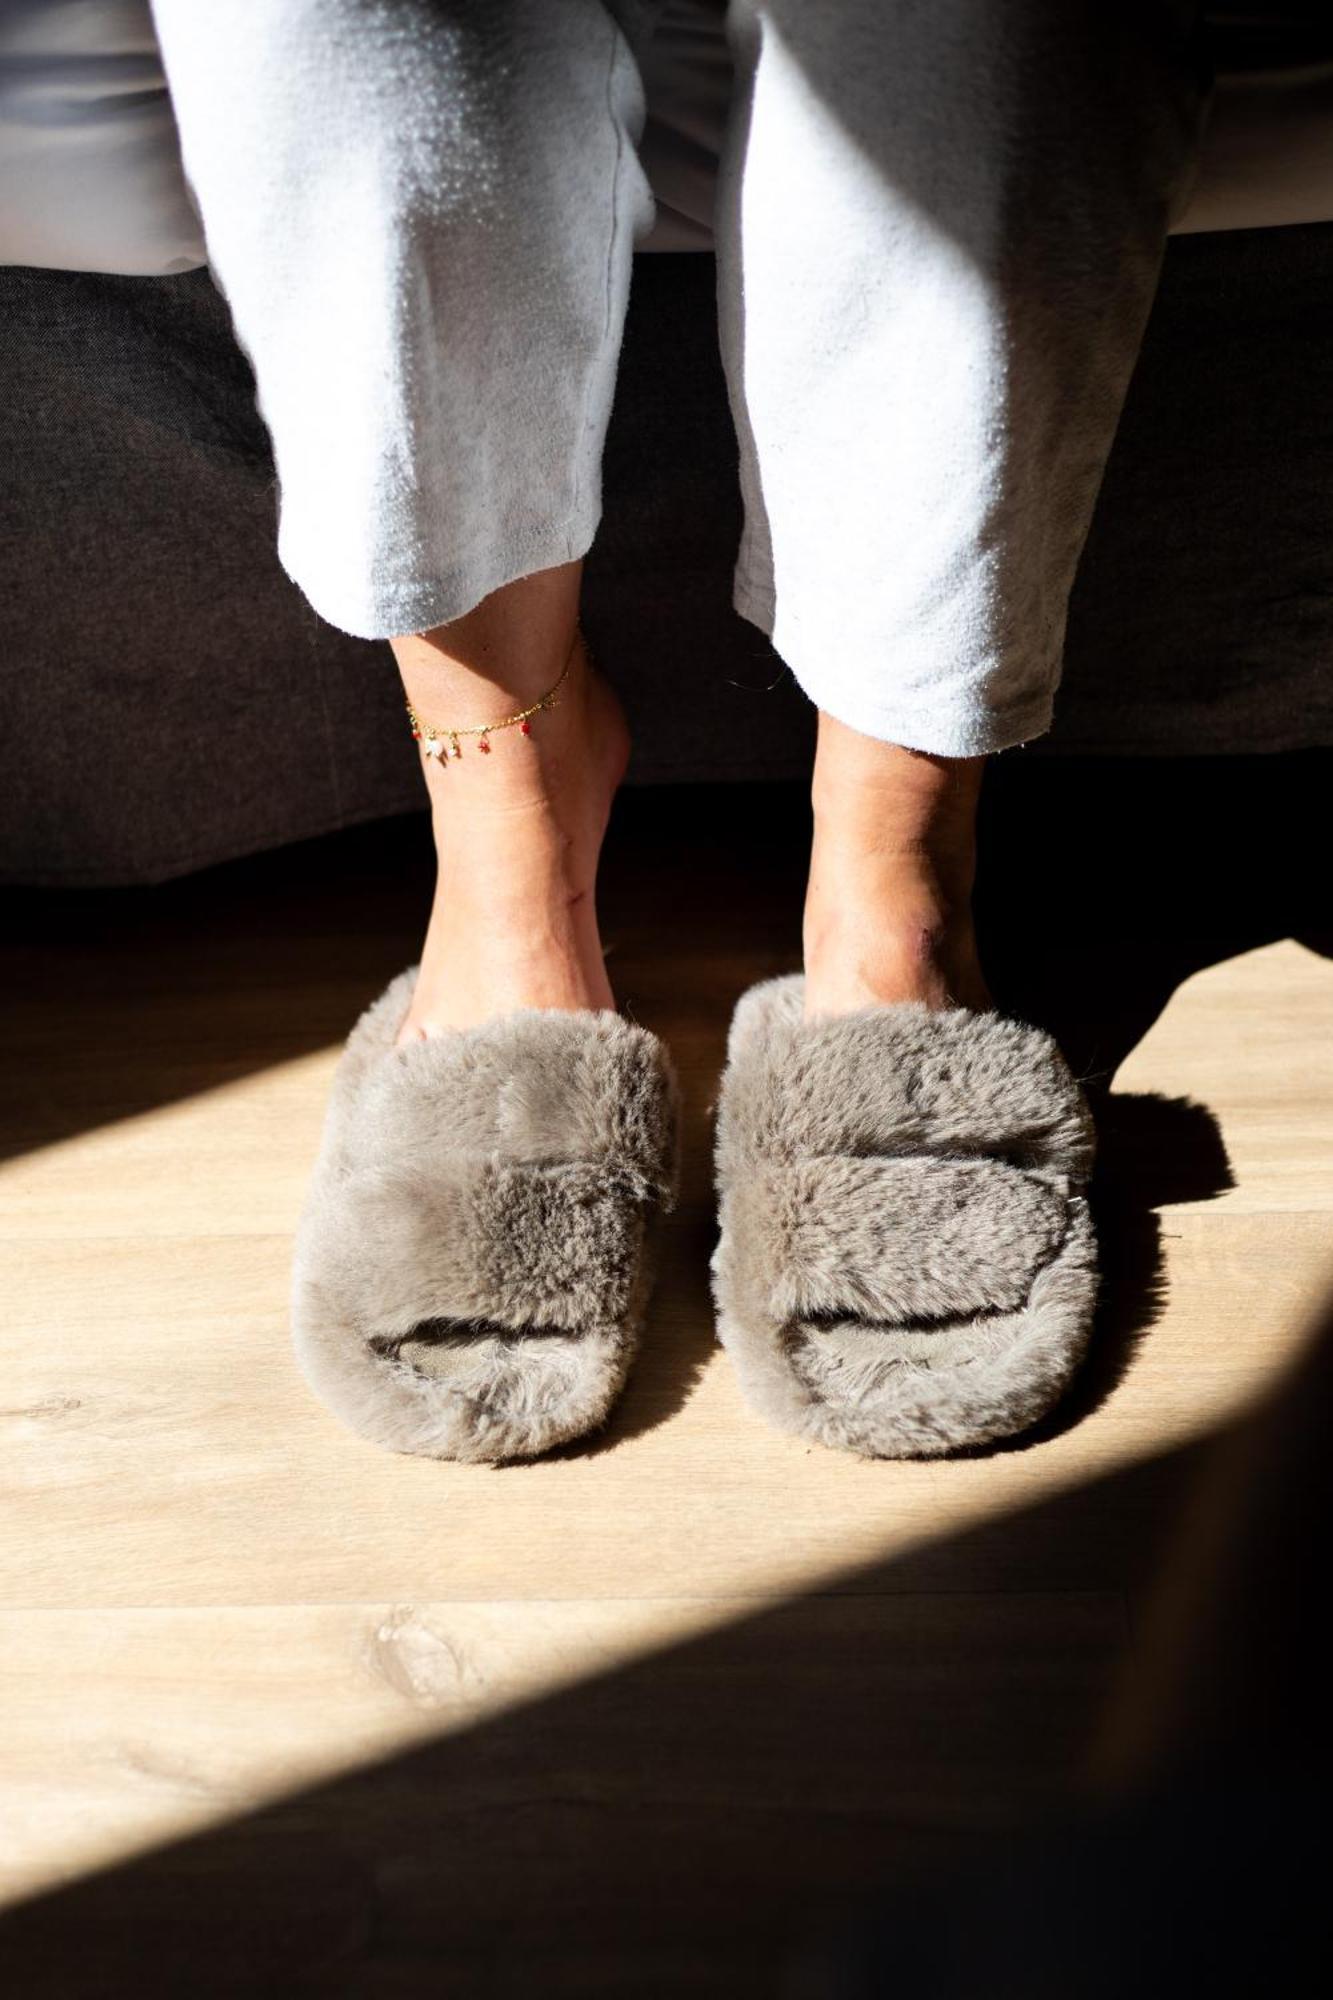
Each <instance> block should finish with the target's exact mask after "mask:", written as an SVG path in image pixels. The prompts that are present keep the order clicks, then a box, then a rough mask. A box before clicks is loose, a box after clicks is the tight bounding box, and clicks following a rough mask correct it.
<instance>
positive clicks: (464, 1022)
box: [398, 639, 629, 1045]
mask: <svg viewBox="0 0 1333 2000" xmlns="http://www.w3.org/2000/svg"><path fill="white" fill-rule="evenodd" d="M409 684H410V683H409ZM508 705H509V708H510V709H512V708H515V707H520V706H526V701H510V702H509V704H508ZM421 709H422V712H423V713H425V714H426V715H427V716H428V719H430V720H432V721H440V722H448V721H450V720H452V719H453V715H455V714H458V710H457V709H454V710H453V711H451V712H450V713H449V714H445V713H444V712H443V711H442V710H441V709H440V706H439V703H438V700H437V702H436V707H435V709H434V710H433V711H432V710H430V709H428V708H427V707H426V704H425V700H424V697H423V699H422V702H421ZM505 712H506V707H505V703H504V701H503V700H501V701H500V703H499V704H498V706H497V705H496V704H495V703H494V702H492V703H491V704H490V706H488V707H484V708H483V709H482V711H481V713H480V715H478V716H477V717H476V719H477V720H478V721H483V720H488V719H489V718H490V717H491V716H492V715H498V714H503V713H505ZM464 719H471V718H467V717H462V716H460V720H464ZM628 756H629V731H628V728H627V727H626V723H625V717H624V712H623V710H622V708H621V706H620V702H619V700H618V699H617V697H616V695H615V693H614V692H613V690H612V689H611V688H610V687H609V686H608V684H607V683H606V682H605V681H604V680H603V679H602V678H601V676H600V675H599V674H598V673H597V672H596V671H595V669H594V668H593V667H592V666H591V664H590V662H589V660H588V656H587V653H586V650H585V648H584V645H583V642H582V640H581V639H577V640H576V641H575V646H574V653H573V656H572V659H571V664H570V670H569V675H568V679H567V680H566V682H565V685H564V688H563V689H562V691H561V694H560V698H559V701H558V702H557V703H556V705H555V706H554V707H553V708H550V709H546V710H543V711H542V712H541V713H540V714H538V715H535V716H534V717H533V719H532V731H531V734H530V735H524V734H523V733H522V732H521V731H520V730H519V729H516V728H514V729H505V730H500V731H497V732H496V734H495V735H494V737H493V738H492V739H491V742H490V749H489V751H488V752H484V753H483V752H482V751H480V750H479V749H478V748H477V739H476V738H475V737H464V738H463V739H462V755H461V756H460V757H457V758H450V759H447V760H443V761H440V762H436V761H434V760H432V759H428V758H423V763H424V765H425V773H426V784H427V787H428V789H429V792H430V798H431V810H432V817H433V824H434V832H435V848H436V858H437V864H438V865H437V875H436V888H435V899H434V903H433V905H432V908H431V915H430V924H429V927H428V929H427V932H426V941H425V945H424V946H423V948H422V953H421V970H420V973H419V975H418V977H417V983H416V989H415V991H414V993H413V996H412V1003H411V1006H410V1008H409V1010H408V1014H407V1018H406V1020H405V1021H404V1022H403V1025H402V1028H401V1030H400V1031H399V1035H398V1041H399V1044H400V1045H401V1044H403V1043H406V1042H412V1041H417V1040H420V1039H422V1038H424V1037H428V1036H431V1035H439V1034H444V1033H447V1032H448V1031H449V1030H451V1029H456V1028H468V1027H473V1026H475V1025H476V1024H477V1023H479V1022H482V1021H487V1020H491V1019H493V1018H494V1017H495V1016H497V1015H500V1014H507V1013H510V1012H512V1011H513V1010H514V1009H516V1008H520V1007H550V1008H560V1009H565V1010H571V1011H572V1010H579V1009H583V1008H594V1009H596V1008H614V1007H615V998H614V995H613V994H612V992H611V987H610V984H609V982H608V980H607V977H606V968H605V965H604V963H603V958H602V945H601V939H600V937H599V935H598V929H597V914H596V906H595V900H594V898H595V890H596V880H597V862H598V856H599V854H600V852H601V845H602V837H603V835H604V833H605V831H606V824H607V819H608V817H609V815H610V811H611V801H612V799H613V797H614V795H615V791H616V788H617V786H618V785H619V783H620V780H621V778H622V776H623V775H624V770H625V764H626V762H627V760H628Z"/></svg>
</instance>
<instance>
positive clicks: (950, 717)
mask: <svg viewBox="0 0 1333 2000" xmlns="http://www.w3.org/2000/svg"><path fill="white" fill-rule="evenodd" d="M732 603H733V604H734V606H735V608H736V610H737V611H738V612H739V613H740V615H741V617H742V618H745V619H747V620H748V621H749V623H750V624H752V625H757V626H758V627H759V629H760V631H761V632H763V633H764V634H765V635H766V636H767V637H768V638H769V639H770V640H771V641H772V643H773V645H774V648H775V649H776V651H777V652H778V654H779V656H780V658H781V659H782V661H783V663H784V664H785V665H786V666H787V668H788V669H789V670H790V672H791V674H792V677H793V679H794V680H795V682H796V684H797V686H798V687H799V688H800V689H801V691H802V693H803V694H805V695H808V696H809V698H810V700H811V701H812V702H813V703H814V704H815V706H816V708H819V709H822V710H823V712H824V713H825V714H826V715H831V716H832V717H833V719H834V721H835V722H841V723H844V724H845V725H846V727H847V728H848V729H855V730H857V731H859V732H860V734H861V735H862V736H872V737H874V738H875V740H876V741H877V742H880V743H896V744H899V745H901V747H902V748H903V749H904V750H921V751H924V752H925V753H926V754H927V755H929V756H932V757H988V756H990V755H991V753H992V752H993V751H996V750H1012V749H1014V748H1015V747H1016V746H1017V745H1018V744H1020V743H1030V742H1031V741H1032V739H1033V738H1034V737H1036V736H1044V735H1045V733H1046V731H1047V730H1048V729H1049V728H1050V726H1051V717H1052V713H1053V710H1054V696H1053V695H1052V694H1051V693H1050V692H1049V691H1048V690H1043V691H1042V692H1041V693H1040V694H1034V695H1031V696H1029V697H1028V698H1027V699H1025V700H1024V701H1022V702H1018V703H1010V704H1008V705H1007V706H1006V707H1004V708H997V709H989V708H987V707H986V703H985V681H986V674H985V670H984V668H983V669H979V670H978V674H977V695H976V698H975V701H974V703H969V704H968V705H967V706H966V707H962V708H960V707H958V706H957V705H954V706H951V707H945V708H927V707H924V706H922V705H920V704H917V705H915V706H906V707H904V706H902V705H894V704H893V703H889V702H882V701H876V700H875V699H874V696H873V694H870V693H868V690H870V689H872V688H873V686H874V684H875V681H876V679H877V678H879V679H882V674H881V675H878V676H877V675H876V673H875V672H874V671H873V670H872V669H870V668H869V667H867V669H866V670H865V671H852V672H850V673H849V672H848V671H847V661H846V656H845V655H844V656H843V659H842V669H843V670H842V672H840V673H839V676H838V681H837V685H836V686H829V685H828V683H827V681H826V679H825V676H824V674H823V673H822V672H820V671H818V670H814V671H811V670H809V669H807V668H806V667H805V666H804V665H803V664H802V663H801V661H800V660H798V659H793V657H792V654H791V650H790V649H789V648H788V647H786V646H785V645H784V642H783V634H782V632H781V629H780V625H779V621H778V619H777V616H776V612H775V606H774V602H773V598H772V596H771V595H770V594H769V593H767V592H765V591H763V590H752V589H751V588H750V587H749V586H747V585H745V584H743V583H742V582H741V581H740V579H739V578H738V579H737V581H736V585H735V588H734V591H733V594H732ZM953 664H954V663H952V662H951V663H950V666H951V668H952V667H953Z"/></svg>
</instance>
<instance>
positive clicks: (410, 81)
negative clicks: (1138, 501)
mask: <svg viewBox="0 0 1333 2000" xmlns="http://www.w3.org/2000/svg"><path fill="white" fill-rule="evenodd" d="M660 5H661V0H228V4H227V5H226V6H225V7H209V6H200V5H199V4H198V0H154V13H155V18H156V22H157V27H158V32H159V35H160V38H161V44H162V51H163V58H164V62H165V66H166V71H167V77H168V81H169V83H170V86H171V92H172V96H173V100H174V103H175V107H176V114H177V118H178V121H179V125H180V130H181V139H182V148H183V153H184V159H185V165H186V170H187V173H188V174H189V177H190V179H191V182H192V184H193V187H194V190H195V195H196V198H197V200H198V202H199V205H200V209H201V212H202V215H203V220H204V226H205V231H206V235H207V241H208V248H209V255H210V259H211V262H212V265H213V269H214V271H215V273H216V275H217V278H218V281H219V283H220V284H221V286H222V288H223V289H224V291H225V292H226V295H227V297H228V299H229V301H230V304H231V307H232V311H233V314H234V317H235V323H236V328H237V332H238V335H239V338H240V340H241V341H242V343H243V345H244V346H245V348H246V349H247V351H248V353H249V355H250V358H251V360H252V362H253V365H254V369H255V373H256V378H257V381H258V392H259V402H260V408H261V410H262V412H263V415H264V418H265V420H266V421H267V424H268V426H269V429H270V431H271V433H272V437H273V445H274V451H275V456H276V463H277V471H278V480H279V489H280V499H281V510H280V513H281V519H280V536H279V550H280V554H281V557H282V560H283V563H284V565H285V567H286V568H287V570H288V571H289V573H290V574H291V576H292V577H294V578H295V580H296V582H297V583H298V584H299V585H300V586H301V588H302V590H304V591H305V593H306V595H307V596H308V597H309V599H310V601H311V603H312V604H313V605H314V606H315V608H316V609H317V610H318V611H320V612H321V613H322V614H323V615H324V616H325V617H326V618H328V619H329V620H331V621H332V623H334V624H335V625H339V626H341V627H343V628H344V629H345V630H346V631H349V632H353V633H357V634H360V635H363V636H366V637H389V636H393V635H396V634H401V633H406V632H413V631H419V630H424V629H427V628H429V627H431V626H433V625H437V624H442V623H444V622H446V621H447V620H449V619H452V618H456V617H458V616H460V615H461V614H462V613H463V612H465V611H467V610H469V609H470V608H471V607H472V606H473V605H475V604H476V603H477V602H478V601H479V600H480V599H481V598H482V597H484V596H486V595H487V593H489V592H490V591H492V590H495V589H496V588H498V586H500V585H501V584H503V583H506V582H509V581H511V580H512V579H513V578H515V577H518V576H521V575H525V574H528V573H530V572H532V571H534V570H538V569H542V568H546V567H548V566H550V565H553V564H557V563H563V562H567V561H569V560H571V559H572V558H574V557H576V556H580V555H582V554H584V553H585V551H586V550H587V548H588V546H589V544H590V543H591V541H592V538H593V535H594V533H595V531H596V528H597V523H598V519H599V514H600V510H601V476H600V460H601V450H602V443H603V438H604V435H605V431H606V425H607V418H608V414H609V410H610V404H611V396H612V390H613V385H614V378H615V369H616V362H617V356H618V352H619V347H620V339H621V328H622V320H623V315H624V310H625V303H626V297H627V293H628V288H629V275H630V263H631V254H632V251H633V247H634V244H635V241H636V240H637V239H638V238H640V237H641V236H642V234H643V233H644V231H645V230H646V229H647V227H648V226H649V224H650V222H651V219H652V213H653V208H652V197H651V195H650V193H649V189H648V185H647V181H646V179H645V176H644V172H643V169H642V167H641V165H640V162H639V159H638V156H637V153H636V142H637V140H638V138H639V137H640V134H641V131H642V123H643V116H644V104H643V91H642V83H641V77H640V70H639V63H638V57H639V55H640V54H641V53H642V50H643V46H644V42H643V38H644V37H645V36H648V35H651V34H652V32H653V29H654V26H655V17H656V16H657V15H658V14H659V13H660ZM717 5H718V8H719V11H720V12H724V13H725V14H726V17H727V30H728V35H729V39H730V43H731V48H732V53H733V56H734V60H735V66H736V87H735V94H734V99H733V105H732V113H731V118H730V124H729V129H728V135H727V141H726V147H725V153H724V159H723V167H722V174H721V180H720V185H719V193H718V204H717V218H716V239H717V259H718V281H719V329H720V338H721V344H722V354H723V359H724V362H725V366H726V371H727V378H728V382H729V385H730V393H731V401H732V408H733V413H734V417H735V422H736V429H737V435H738V440H739V446H740V472H741V481H742V489H743V495H744V503H745V524H744V533H743V538H742V543H741V547H740V551H739V558H738V562H737V568H736V577H735V603H736V607H737V609H738V610H739V611H740V612H741V613H743V615H744V616H745V617H747V618H749V619H751V620H753V621H754V623H755V624H757V625H759V626H760V627H761V628H762V629H763V630H764V631H765V632H767V633H769V634H770V635H771V637H772V639H773V642H774V644H775V646H776V648H777V650H778V652H779V654H780V655H781V656H782V658H783V659H784V660H785V661H786V662H787V664H788V665H789V666H790V668H791V670H792V672H793V674H794V675H795V677H796V679H797V680H798V681H799V683H800V684H801V686H802V687H803V688H804V689H805V691H806V692H807V693H808V695H809V696H810V697H811V699H812V700H813V701H815V702H816V703H817V704H818V705H819V706H820V707H821V708H823V709H826V710H828V711H829V712H830V713H831V714H832V715H834V716H836V717H837V718H839V719H840V720H842V721H844V722H846V723H848V724H850V725H851V726H852V727H853V728H856V729H858V730H862V731H864V732H865V733H867V734H868V735H871V736H875V737H879V738H881V739H884V740H887V741H893V742H897V743H902V744H906V745H909V746H911V747H913V748H916V749H921V750H928V751H934V752H937V753H939V754H942V755H955V756H962V755H970V754H975V753H979V752H983V751H988V750H995V749H1000V748H1003V747H1004V746H1006V745H1008V744H1012V743H1017V742H1020V741H1022V740H1024V739H1025V738H1028V737H1031V736H1034V735H1037V734H1039V733H1040V732H1041V731H1042V730H1043V729H1044V728H1045V727H1046V726H1047V724H1048V722H1049V719H1050V713H1051V703H1052V696H1053V693H1054V690H1055V687H1056V683H1057V681H1058V678H1059V670H1060V657H1061V648H1062V641H1063V633H1064V622H1065V609H1066V601H1067V598H1068V594H1069V589H1070V585H1071V582H1072V579H1073V574H1074V569H1075V565H1076V563H1077V560H1078V556H1079V552H1080V550H1081V548H1082V545H1083V540H1084V537H1085V534H1086V532H1087V528H1088V523H1089V519H1090V516H1091V511H1092V507H1093V503H1094V500H1095V497H1096V493H1097V488H1098V484H1099V481H1100V478H1101V474H1102V469H1103V466H1104V463H1105V460H1106V457H1107V453H1108V451H1109V449H1110V444H1111V440H1112V437H1113V434H1114V430H1115V425H1116V422H1117V419H1118V415H1119V411H1120V407H1121V403H1122V399H1123V396H1124V392H1125V388H1126V384H1127V382H1128V378H1129V375H1130V372H1131V369H1132V367H1133V364H1134V360H1135V356H1136V354H1137V350H1138V345H1139V340H1140V336H1141V333H1142V329H1143V325H1144V321H1145V318H1146V315H1147V311H1148V307H1149V304H1150V301H1151V297H1152V293H1153V289H1154V285H1155V282H1156V277H1157V272H1158V268H1159V264H1160V259H1161V253H1162V247H1163V241H1164V237H1165V233H1166V230H1167V227H1168V223H1169V220H1170V218H1171V215H1172V213H1173V211H1174V208H1175V206H1176V205H1177V204H1178V203H1179V202H1181V201H1182V200H1183V197H1184V195H1185V193H1186V192H1187V183H1188V179H1189V175H1190V169H1191V163H1192V159H1193V155H1194V150H1195V143H1196V138H1197V126H1198V120H1199V114H1200V105H1201V99H1202V88H1201V84H1200V81H1199V78H1198V75H1197V73H1196V65H1195V59H1194V46H1193V39H1192V33H1191V23H1192V18H1193V14H1194V5H1193V0H730V5H729V6H728V5H727V0H717Z"/></svg>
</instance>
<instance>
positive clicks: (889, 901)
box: [804, 715, 991, 1018]
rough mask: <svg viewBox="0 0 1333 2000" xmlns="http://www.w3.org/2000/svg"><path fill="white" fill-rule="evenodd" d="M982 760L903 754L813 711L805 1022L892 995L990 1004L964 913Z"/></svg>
mask: <svg viewBox="0 0 1333 2000" xmlns="http://www.w3.org/2000/svg"><path fill="white" fill-rule="evenodd" d="M982 762H983V760H982V759H981V758H965V759H960V758H942V757H930V756H925V755H923V754H921V753H918V752H916V751H912V750H903V749H900V748H899V747H898V746H897V745H896V744H888V743H880V742H877V741H876V740H875V739H874V738H872V737H867V736H861V735H859V734H858V733H857V732H856V731H854V730H851V729H848V728H847V727H846V726H845V725H844V724H842V723H838V722H835V721H833V719H832V717H830V716H827V715H821V716H820V719H819V749H818V753H817V755H816V759H815V781H814V788H813V799H814V810H815V834H814V844H813V847H812V850H811V856H810V880H809V886H808V889H807V891H806V902H805V920H804V942H805V1012H806V1016H807V1018H809V1017H810V1016H812V1015H815V1014H846V1013H851V1012H853V1011H855V1010H856V1009H858V1008H861V1007H873V1006H882V1005H884V1004H886V1003H890V1002H894V1001H902V1000H919V1001H924V1002H925V1004H926V1005H927V1006H928V1007H973V1008H977V1009H985V1008H988V1007H989V1006H990V1004H991V1001H990V994H989V992H988V990H987V987H986V982H985V979H984V978H983V976H982V972H981V965H980V961H979V960H978V957H977V942H976V933H975V930H974V928H973V924H972V909H971V895H972V878H973V875H974V873H975V867H976V807H977V799H978V796H979V793H980V788H981V769H982Z"/></svg>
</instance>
